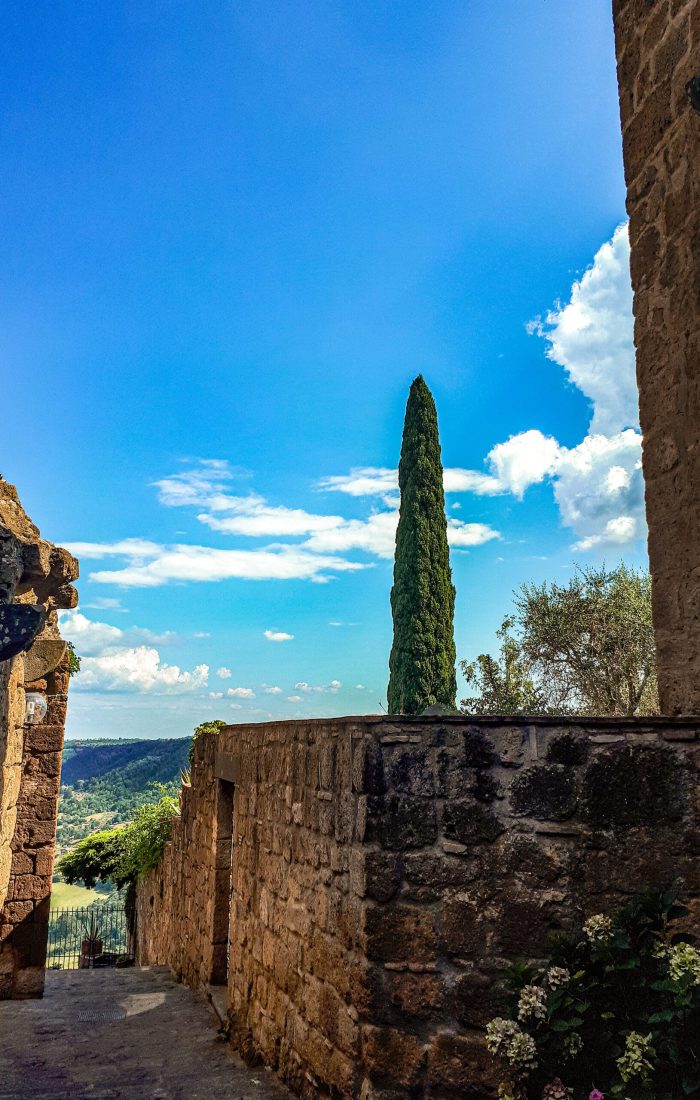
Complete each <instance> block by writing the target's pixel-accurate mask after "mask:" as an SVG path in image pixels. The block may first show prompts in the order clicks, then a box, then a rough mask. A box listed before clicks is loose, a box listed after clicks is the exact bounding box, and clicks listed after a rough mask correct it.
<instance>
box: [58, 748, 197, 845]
mask: <svg viewBox="0 0 700 1100" xmlns="http://www.w3.org/2000/svg"><path fill="white" fill-rule="evenodd" d="M189 747H190V738H189V737H178V738H170V739H160V740H151V741H136V740H130V739H126V740H121V739H119V740H109V741H108V740H90V741H66V744H65V748H64V750H63V768H62V772H61V799H60V802H59V806H58V831H57V842H58V848H59V851H60V852H64V851H66V850H67V849H68V848H71V847H72V846H73V845H74V844H75V842H76V841H77V840H80V838H81V837H83V836H87V834H88V833H91V832H94V831H95V830H96V829H103V828H105V827H107V826H109V825H116V824H120V823H122V822H124V821H130V820H131V818H132V817H133V815H134V811H135V810H136V809H137V808H138V807H139V806H140V805H142V804H143V803H144V802H150V801H152V800H154V799H156V798H157V797H158V792H157V791H155V790H154V788H153V784H154V783H162V784H164V785H165V786H166V787H168V788H169V789H170V790H171V791H173V792H175V791H176V790H177V788H178V787H179V784H180V772H181V771H183V770H184V769H186V768H187V767H188V759H187V754H188V751H189Z"/></svg>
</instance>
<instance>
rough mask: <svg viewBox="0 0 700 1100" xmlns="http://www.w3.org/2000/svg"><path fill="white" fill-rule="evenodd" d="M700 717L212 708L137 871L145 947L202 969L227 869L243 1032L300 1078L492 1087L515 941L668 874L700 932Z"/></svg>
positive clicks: (374, 1088)
mask: <svg viewBox="0 0 700 1100" xmlns="http://www.w3.org/2000/svg"><path fill="white" fill-rule="evenodd" d="M699 739H700V720H698V721H697V722H696V721H691V720H684V719H676V720H663V719H649V720H647V719H645V720H643V721H633V720H629V721H628V720H597V721H590V722H585V723H583V722H576V721H572V720H563V719H557V720H552V719H550V720H545V719H539V720H535V719H527V720H525V719H523V720H509V721H508V722H505V721H504V720H503V719H501V720H498V719H485V718H484V719H478V720H470V719H467V718H463V717H454V718H438V717H435V718H420V719H410V718H402V719H397V720H393V719H392V720H389V719H387V718H381V717H379V718H362V719H354V718H348V719H336V720H318V721H308V722H290V723H274V724H269V725H258V726H239V727H232V726H229V727H226V728H225V729H224V730H222V732H221V734H220V735H219V737H218V738H216V737H213V736H212V737H209V738H205V739H204V741H203V742H202V744H201V746H200V747H199V748H198V752H197V762H196V765H195V768H194V770H193V777H192V786H191V788H188V789H186V790H185V791H184V792H183V812H182V821H181V822H180V823H178V824H177V825H176V826H175V829H174V832H173V841H172V845H171V847H170V849H169V851H168V852H167V854H166V859H165V861H164V864H163V866H162V867H161V868H159V869H158V870H157V871H156V872H155V873H154V874H153V875H152V876H151V877H150V878H149V880H148V881H147V882H145V883H143V884H142V885H141V888H140V891H139V899H138V921H139V930H138V951H139V956H140V960H141V961H142V962H160V963H169V964H170V965H171V966H172V967H173V968H174V969H175V970H176V971H179V972H180V973H182V974H183V976H184V978H185V980H187V981H188V982H190V984H193V985H198V986H202V985H204V984H206V983H207V981H209V980H211V975H212V973H216V964H215V955H216V948H215V943H216V942H217V937H218V942H219V943H220V942H221V929H222V926H224V927H225V925H226V924H227V923H228V914H229V898H228V893H227V891H226V890H225V889H222V884H225V883H230V893H231V898H230V947H229V965H228V979H227V981H228V1004H229V1014H230V1019H231V1024H232V1035H233V1038H234V1041H235V1042H236V1043H237V1045H239V1046H240V1047H241V1048H242V1049H243V1051H244V1053H246V1054H248V1055H251V1056H260V1057H262V1058H263V1059H264V1060H265V1061H266V1062H268V1063H269V1064H271V1065H272V1066H273V1067H274V1068H275V1069H276V1070H277V1071H278V1072H279V1073H280V1074H281V1076H282V1077H283V1078H284V1079H285V1080H286V1081H287V1082H288V1083H289V1084H290V1085H291V1087H292V1088H293V1089H295V1090H296V1091H297V1092H299V1093H301V1094H303V1095H307V1096H309V1097H316V1096H333V1097H348V1098H350V1097H361V1098H362V1100H401V1098H406V1100H408V1098H409V1097H411V1098H414V1100H416V1098H420V1097H431V1098H442V1100H448V1098H454V1100H456V1098H457V1097H465V1096H472V1097H483V1098H490V1097H492V1096H493V1095H495V1094H494V1092H493V1085H494V1082H493V1080H492V1072H493V1071H492V1067H491V1064H490V1060H489V1058H488V1056H487V1055H486V1053H485V1050H484V1046H483V1027H484V1024H485V1022H486V1020H487V1019H488V1018H489V1017H490V1016H491V1015H493V1013H494V1012H495V1011H496V1008H497V1005H498V998H499V976H500V975H501V974H502V972H503V969H504V967H506V966H507V965H508V964H509V962H510V961H513V960H515V959H519V958H536V957H539V956H542V955H543V954H544V953H545V952H546V949H547V937H548V935H549V934H550V933H551V932H552V931H556V930H558V929H563V928H568V927H570V926H571V925H572V924H573V923H574V922H577V921H580V920H581V919H582V918H584V917H586V916H588V915H590V914H592V913H594V912H599V911H605V910H610V909H611V908H614V907H615V906H616V905H617V903H618V902H619V901H620V900H622V899H623V898H625V897H626V896H628V895H630V894H632V893H634V892H636V891H638V890H641V889H643V888H645V887H646V886H648V885H650V884H654V883H657V884H660V883H667V882H671V881H678V882H680V883H682V884H683V887H684V889H685V890H686V892H687V895H688V897H689V901H690V904H691V910H692V914H693V915H692V921H691V923H692V924H693V926H694V928H695V930H696V931H698V932H700V882H699V881H698V869H697V859H696V858H695V862H694V857H697V855H698V847H699V846H700V830H698V821H697V805H696V791H697V769H698V766H699V765H700V744H699ZM231 783H233V784H234V787H235V794H234V798H233V840H234V845H233V860H232V867H231V871H229V867H228V853H227V852H224V850H223V848H222V842H221V840H220V841H219V842H218V843H217V828H218V829H219V830H221V828H222V823H221V821H219V825H218V826H217V822H216V818H217V814H218V816H219V817H220V816H221V815H220V813H219V811H218V810H217V805H218V806H219V809H220V806H221V805H223V803H218V804H217V799H220V798H222V797H223V796H224V795H225V794H226V792H227V791H229V790H230V784H231ZM228 805H229V807H230V803H228ZM224 832H225V829H224ZM224 857H225V858H224ZM217 899H218V900H217ZM207 937H208V938H207ZM221 976H222V975H221V974H220V973H219V974H218V975H217V980H220V979H221Z"/></svg>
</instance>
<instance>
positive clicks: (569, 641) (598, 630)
mask: <svg viewBox="0 0 700 1100" xmlns="http://www.w3.org/2000/svg"><path fill="white" fill-rule="evenodd" d="M499 637H500V638H501V639H502V643H503V644H502V648H501V656H500V659H499V658H494V657H491V656H489V655H488V654H481V655H480V656H479V657H478V658H477V659H476V661H473V662H467V661H462V662H461V668H462V671H463V673H464V675H465V677H466V679H467V682H468V683H469V684H470V685H474V686H475V687H476V689H477V694H475V695H474V696H472V697H470V698H468V699H465V700H463V702H462V706H463V708H464V709H465V710H466V711H468V712H469V713H472V714H474V713H486V714H499V713H500V714H528V713H530V714H535V713H548V714H567V713H568V714H586V715H617V716H631V715H634V714H639V715H643V714H658V710H659V704H658V693H657V686H656V664H655V644H654V631H653V626H652V620H651V578H650V577H649V574H648V573H644V572H641V571H639V572H637V571H636V570H634V569H629V568H628V567H627V566H625V565H619V566H618V567H617V568H616V569H613V570H606V569H605V567H603V568H601V569H579V570H577V571H576V575H575V576H574V577H572V578H571V580H570V581H569V582H568V584H563V585H562V584H557V583H556V582H555V583H552V584H546V583H544V584H541V585H536V584H524V585H522V586H521V588H520V589H519V591H518V592H516V593H515V611H514V613H513V614H512V615H510V616H508V617H507V618H506V619H505V620H504V622H503V625H502V627H501V630H500V631H499Z"/></svg>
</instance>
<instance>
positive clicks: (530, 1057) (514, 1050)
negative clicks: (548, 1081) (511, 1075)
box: [506, 1031, 537, 1070]
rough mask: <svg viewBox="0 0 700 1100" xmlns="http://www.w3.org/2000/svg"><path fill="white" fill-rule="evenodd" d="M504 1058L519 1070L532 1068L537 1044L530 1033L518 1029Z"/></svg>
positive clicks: (535, 1057) (535, 1061) (534, 1064)
mask: <svg viewBox="0 0 700 1100" xmlns="http://www.w3.org/2000/svg"><path fill="white" fill-rule="evenodd" d="M506 1058H507V1059H508V1061H509V1062H510V1064H511V1066H515V1067H516V1069H519V1070H529V1069H534V1068H535V1066H536V1065H537V1046H536V1045H535V1040H534V1039H533V1038H532V1036H531V1035H526V1034H525V1032H524V1031H518V1032H517V1033H516V1034H515V1035H514V1036H513V1038H512V1039H511V1041H510V1043H509V1044H508V1049H507V1050H506Z"/></svg>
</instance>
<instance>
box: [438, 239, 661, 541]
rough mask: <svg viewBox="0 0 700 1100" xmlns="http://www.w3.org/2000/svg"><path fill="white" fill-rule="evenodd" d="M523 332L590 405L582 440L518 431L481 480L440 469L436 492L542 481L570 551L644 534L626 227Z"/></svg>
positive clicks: (491, 458) (497, 449)
mask: <svg viewBox="0 0 700 1100" xmlns="http://www.w3.org/2000/svg"><path fill="white" fill-rule="evenodd" d="M529 330H530V331H531V332H533V333H537V334H538V335H539V336H541V337H543V338H544V339H545V340H546V341H547V344H548V348H547V355H548V357H549V358H550V359H551V360H552V361H553V362H556V363H558V364H560V365H561V366H562V367H564V369H565V370H566V372H567V375H568V377H569V379H570V381H571V382H572V383H573V384H574V385H575V386H577V387H578V388H579V389H580V390H581V391H582V392H583V393H584V394H585V395H586V396H587V397H588V398H589V400H590V401H591V404H592V419H591V424H590V428H589V431H588V434H587V435H586V436H585V438H584V439H583V440H582V441H581V442H580V443H579V444H577V445H576V446H574V447H564V446H562V444H560V443H559V442H558V441H557V440H556V439H554V438H553V437H552V436H548V435H545V434H544V433H543V432H541V431H539V430H538V429H536V428H532V429H530V430H528V431H525V432H520V433H519V434H517V435H513V436H511V437H510V438H509V439H507V440H506V441H505V442H503V443H497V444H496V445H495V446H494V447H492V449H491V450H490V451H489V453H488V455H487V456H486V462H485V465H486V467H487V470H488V472H481V471H474V470H460V469H454V470H449V471H448V470H446V471H445V487H446V488H447V487H448V485H449V488H450V491H455V492H457V491H462V492H472V493H475V494H477V495H481V496H491V495H496V494H499V493H506V492H507V493H511V494H513V495H514V496H516V497H518V498H519V499H522V497H523V495H524V493H525V492H526V490H527V489H528V488H529V487H530V486H532V485H537V484H541V483H542V482H544V481H549V482H550V483H551V484H552V487H553V490H554V497H555V500H556V503H557V505H558V508H559V515H560V518H561V521H562V523H563V524H564V526H566V527H569V528H571V530H572V531H573V532H574V533H575V535H576V536H577V542H576V543H575V545H574V549H576V550H582V551H586V550H592V549H597V548H604V547H606V546H624V545H625V544H627V543H629V542H631V541H633V540H634V539H636V538H639V537H641V536H642V535H643V534H644V529H645V526H644V499H643V498H644V493H643V482H642V470H641V435H640V433H639V431H638V430H636V428H637V424H638V412H637V386H636V377H635V365H634V345H633V341H632V291H631V286H630V275H629V240H628V234H627V226H621V227H620V228H619V229H617V230H616V232H615V234H614V235H613V238H612V240H610V241H608V242H607V243H606V244H604V245H603V247H602V248H601V249H599V251H598V252H597V253H596V256H595V258H594V261H593V264H592V265H591V267H590V268H589V269H588V271H586V272H585V274H584V275H583V276H582V278H581V279H580V280H577V281H576V282H575V283H574V284H573V286H572V289H571V296H570V300H569V301H568V302H567V303H566V304H564V305H561V304H558V305H557V306H556V307H555V309H553V310H552V311H550V313H549V314H548V315H547V317H546V319H545V321H544V322H542V321H541V320H537V321H535V322H533V323H532V324H531V325H530V326H529ZM452 541H453V545H457V543H456V542H455V541H454V537H453V539H452Z"/></svg>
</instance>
